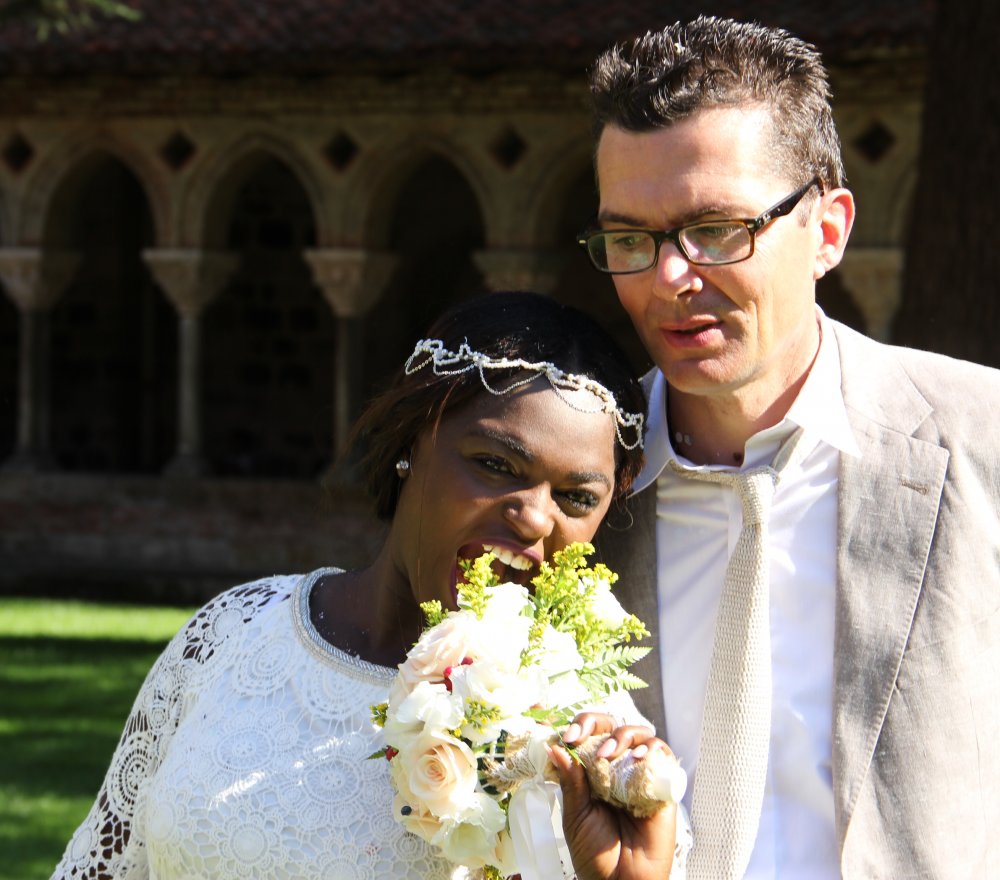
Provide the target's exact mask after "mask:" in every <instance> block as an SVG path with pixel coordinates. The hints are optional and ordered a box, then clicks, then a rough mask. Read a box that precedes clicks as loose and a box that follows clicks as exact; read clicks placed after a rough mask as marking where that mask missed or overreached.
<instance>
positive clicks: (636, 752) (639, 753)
mask: <svg viewBox="0 0 1000 880" xmlns="http://www.w3.org/2000/svg"><path fill="white" fill-rule="evenodd" d="M648 751H649V746H647V745H646V744H645V743H643V744H642V745H640V746H636V747H635V748H634V749H632V757H633V758H635V760H637V761H639V760H641V759H642V758H644V757H646V752H648Z"/></svg>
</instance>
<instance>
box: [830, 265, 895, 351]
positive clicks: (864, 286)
mask: <svg viewBox="0 0 1000 880" xmlns="http://www.w3.org/2000/svg"><path fill="white" fill-rule="evenodd" d="M837 271H838V272H839V273H840V277H841V278H842V279H843V281H844V286H845V287H846V288H847V289H848V290H849V291H850V294H851V299H853V300H854V302H855V304H856V305H857V306H858V308H859V309H861V312H862V314H863V315H864V316H865V323H866V324H867V328H868V333H869V334H870V335H871V336H872V337H873V338H875V339H879V340H883V341H888V338H889V332H890V328H891V327H892V319H893V318H894V317H895V314H896V312H897V310H898V309H899V306H900V303H901V302H902V296H903V294H902V281H903V251H902V249H901V248H896V247H868V248H865V247H857V248H851V247H849V248H848V249H847V250H846V251H845V252H844V258H843V260H841V263H840V266H839V267H838V269H837Z"/></svg>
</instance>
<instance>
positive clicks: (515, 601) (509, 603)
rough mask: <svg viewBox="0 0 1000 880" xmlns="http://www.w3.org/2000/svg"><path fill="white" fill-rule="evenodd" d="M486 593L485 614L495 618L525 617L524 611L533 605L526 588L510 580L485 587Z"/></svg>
mask: <svg viewBox="0 0 1000 880" xmlns="http://www.w3.org/2000/svg"><path fill="white" fill-rule="evenodd" d="M486 595H487V596H488V597H489V610H488V611H487V614H488V616H489V617H490V618H493V619H496V620H499V619H500V618H517V617H526V615H525V611H526V610H527V609H529V608H531V607H532V605H533V603H532V601H531V594H530V593H529V592H528V591H527V589H526V588H525V587H522V586H521V585H520V584H515V583H512V582H510V581H508V582H507V583H503V584H497V585H496V586H495V587H487V588H486Z"/></svg>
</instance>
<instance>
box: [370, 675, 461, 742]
mask: <svg viewBox="0 0 1000 880" xmlns="http://www.w3.org/2000/svg"><path fill="white" fill-rule="evenodd" d="M462 717H463V712H462V701H461V700H460V699H458V698H456V697H453V696H452V695H451V694H450V693H449V692H448V689H447V688H446V687H445V686H444V685H443V684H431V683H430V682H429V681H422V682H419V683H418V684H417V686H416V687H415V688H414V689H413V690H412V691H411V692H410V694H409V696H407V697H406V698H405V699H404V700H403V701H402V702H401V703H399V704H398V705H395V706H393V705H392V704H391V703H390V708H389V713H388V716H387V717H386V721H385V726H384V727H383V728H382V735H383V737H384V739H385V742H387V743H388V744H389V745H391V746H393V747H395V748H397V749H399V750H400V751H410V750H411V749H413V748H414V742H415V740H417V739H418V738H419V737H420V736H421V735H422V734H423V732H424V730H425V729H427V728H430V729H432V730H454V729H455V728H456V727H458V726H459V724H460V723H461V721H462Z"/></svg>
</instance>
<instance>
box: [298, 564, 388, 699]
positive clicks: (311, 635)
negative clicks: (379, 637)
mask: <svg viewBox="0 0 1000 880" xmlns="http://www.w3.org/2000/svg"><path fill="white" fill-rule="evenodd" d="M342 572H343V569H340V568H318V569H316V571H314V572H311V573H310V574H307V575H304V576H303V577H302V578H301V579H300V580H299V582H298V584H296V586H295V593H294V594H293V596H292V603H291V605H292V621H293V623H294V624H295V632H296V634H297V635H298V637H299V639H300V641H301V642H302V644H303V645H305V647H306V648H307V649H308V650H309V652H310V653H311V654H312V655H313V656H314V657H317V658H318V659H319V660H322V661H323V662H324V663H326V664H328V665H330V666H333V667H335V668H337V669H339V670H341V671H342V672H345V673H347V674H348V675H350V676H352V677H353V678H355V679H359V680H361V681H365V682H368V683H369V684H375V685H389V684H392V681H393V679H394V678H395V677H396V673H397V671H398V670H397V669H395V668H390V667H388V666H379V665H378V664H377V663H371V662H369V661H368V660H363V659H362V658H361V657H356V656H354V655H353V654H348V653H347V652H346V651H344V650H341V649H340V648H338V647H337V646H336V645H331V644H330V643H329V642H328V641H327V640H326V639H324V638H323V637H322V636H321V635H320V634H319V631H318V630H317V629H316V627H315V626H314V625H313V622H312V619H311V618H310V616H309V598H310V596H311V595H312V591H313V588H314V587H315V586H316V584H317V583H319V581H320V580H321V579H322V578H323V577H325V576H326V575H330V574H341V573H342Z"/></svg>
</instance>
